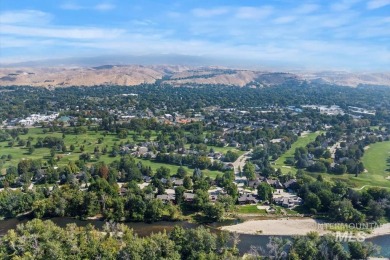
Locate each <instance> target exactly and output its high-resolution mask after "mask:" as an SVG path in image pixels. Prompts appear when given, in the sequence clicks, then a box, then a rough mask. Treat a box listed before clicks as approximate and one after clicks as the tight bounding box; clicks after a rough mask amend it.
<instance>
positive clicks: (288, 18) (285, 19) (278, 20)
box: [273, 16, 297, 24]
mask: <svg viewBox="0 0 390 260" xmlns="http://www.w3.org/2000/svg"><path fill="white" fill-rule="evenodd" d="M296 19H297V17H296V16H281V17H278V18H276V19H274V20H273V22H274V23H276V24H286V23H291V22H293V21H295V20H296Z"/></svg>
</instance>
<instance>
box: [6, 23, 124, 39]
mask: <svg viewBox="0 0 390 260" xmlns="http://www.w3.org/2000/svg"><path fill="white" fill-rule="evenodd" d="M124 32H125V30H122V29H109V30H108V29H101V28H88V27H49V28H48V27H28V26H16V25H3V26H2V27H1V33H2V34H7V35H18V36H23V37H46V38H64V39H80V40H82V39H106V38H107V39H113V38H117V37H119V36H120V35H122V34H124Z"/></svg>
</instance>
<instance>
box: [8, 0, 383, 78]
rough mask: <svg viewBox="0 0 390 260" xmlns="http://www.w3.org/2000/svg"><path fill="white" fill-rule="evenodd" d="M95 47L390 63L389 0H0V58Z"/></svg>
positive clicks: (241, 58) (290, 61)
mask: <svg viewBox="0 0 390 260" xmlns="http://www.w3.org/2000/svg"><path fill="white" fill-rule="evenodd" d="M101 55H105V56H108V57H109V56H110V55H112V56H118V55H119V56H120V55H123V56H124V57H130V56H131V55H133V56H148V57H153V56H156V57H161V56H164V55H167V56H169V55H172V56H174V55H178V56H180V55H181V56H183V57H185V56H188V57H198V58H201V59H209V60H212V61H213V62H214V63H216V64H215V65H224V64H225V63H226V61H229V63H231V64H230V65H234V64H235V65H243V63H246V64H250V65H252V66H253V65H255V66H256V65H257V66H263V67H265V66H272V67H283V68H286V67H289V68H299V69H344V70H357V71H373V70H377V71H389V70H390V0H368V1H363V0H343V1H324V0H321V1H320V0H317V1H316V0H303V1H292V0H277V1H253V0H249V1H245V2H242V1H234V0H225V1H220V0H215V1H210V2H206V1H189V0H185V1H178V0H177V1H151V0H146V1H119V0H99V1H95V0H86V1H81V0H59V1H50V0H39V1H38V0H31V1H13V0H3V1H1V3H0V63H2V64H7V63H8V64H9V63H17V62H23V61H29V60H45V59H63V58H72V57H95V56H101ZM126 55H127V56H126ZM218 63H219V64H218Z"/></svg>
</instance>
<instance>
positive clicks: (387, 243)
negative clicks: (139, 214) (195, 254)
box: [0, 218, 390, 258]
mask: <svg viewBox="0 0 390 260" xmlns="http://www.w3.org/2000/svg"><path fill="white" fill-rule="evenodd" d="M50 220H51V221H53V222H54V223H55V224H56V225H58V226H60V227H65V226H66V225H67V224H70V223H75V224H76V225H77V226H86V225H88V224H92V225H93V226H95V227H96V228H97V229H102V227H103V225H104V224H105V221H100V220H86V221H83V220H78V219H73V218H51V219H50ZM27 221H29V219H22V220H19V219H6V220H1V221H0V236H2V235H4V234H6V233H7V231H8V230H10V229H14V228H16V226H17V225H18V224H21V223H26V222H27ZM125 225H127V226H128V227H130V228H132V229H133V230H134V232H135V233H137V234H138V235H139V236H140V237H144V236H148V235H150V234H151V233H157V232H160V231H164V230H166V231H167V232H169V231H171V230H172V229H173V228H174V226H176V225H179V226H182V227H184V228H195V227H197V226H199V225H198V224H194V223H189V222H186V221H178V222H168V221H160V222H155V223H152V224H147V223H143V222H126V223H125ZM218 226H219V225H218V224H215V225H212V226H209V228H211V229H212V230H214V231H217V229H216V227H218ZM286 238H288V236H286ZM268 240H269V236H267V235H247V234H241V235H240V243H239V244H238V248H239V250H240V253H241V254H244V253H246V252H249V251H250V249H251V246H255V247H262V248H263V249H266V244H267V243H268ZM367 241H369V242H372V243H373V244H375V245H378V246H380V247H381V253H380V256H382V257H388V258H390V235H385V236H378V237H373V238H370V239H367Z"/></svg>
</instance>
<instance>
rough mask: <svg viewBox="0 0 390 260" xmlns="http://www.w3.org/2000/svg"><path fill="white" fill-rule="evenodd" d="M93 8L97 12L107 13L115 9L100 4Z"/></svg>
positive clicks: (105, 4) (109, 5) (110, 5)
mask: <svg viewBox="0 0 390 260" xmlns="http://www.w3.org/2000/svg"><path fill="white" fill-rule="evenodd" d="M94 8H95V9H96V10H99V11H109V10H112V9H115V5H113V4H107V3H102V4H98V5H95V7H94Z"/></svg>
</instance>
